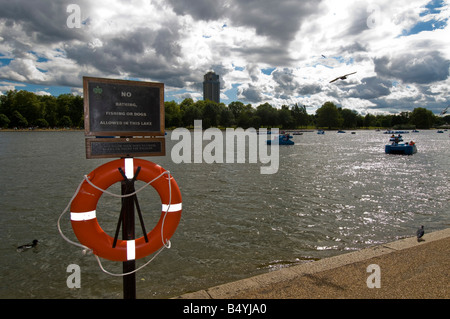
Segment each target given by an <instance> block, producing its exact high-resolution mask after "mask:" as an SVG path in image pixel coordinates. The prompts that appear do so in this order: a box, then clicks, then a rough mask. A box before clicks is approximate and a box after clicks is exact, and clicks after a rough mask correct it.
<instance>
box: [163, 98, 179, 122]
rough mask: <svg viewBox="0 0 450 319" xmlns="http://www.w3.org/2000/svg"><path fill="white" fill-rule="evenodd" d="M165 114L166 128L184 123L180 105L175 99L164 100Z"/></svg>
mask: <svg viewBox="0 0 450 319" xmlns="http://www.w3.org/2000/svg"><path fill="white" fill-rule="evenodd" d="M164 115H165V126H166V128H167V127H178V126H180V125H182V116H181V110H180V106H179V105H178V104H177V103H176V102H175V101H170V102H164Z"/></svg>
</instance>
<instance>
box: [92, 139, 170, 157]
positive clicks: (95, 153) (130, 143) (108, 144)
mask: <svg viewBox="0 0 450 319" xmlns="http://www.w3.org/2000/svg"><path fill="white" fill-rule="evenodd" d="M165 155H166V150H165V139H164V138H163V137H159V138H87V139H86V157H87V158H106V157H138V156H141V157H145V156H165Z"/></svg>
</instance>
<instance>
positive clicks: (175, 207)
mask: <svg viewBox="0 0 450 319" xmlns="http://www.w3.org/2000/svg"><path fill="white" fill-rule="evenodd" d="M164 175H168V184H169V203H168V204H162V211H164V212H165V214H164V217H163V220H162V227H161V239H162V244H163V246H162V247H161V248H160V249H159V250H158V251H156V252H155V254H154V256H153V257H152V258H151V259H150V260H149V261H147V262H146V263H145V264H143V265H142V266H140V267H138V268H137V269H135V270H133V271H130V272H127V273H120V274H118V273H112V272H109V271H107V270H105V268H104V267H103V265H102V262H101V260H100V257H99V256H97V255H96V254H94V256H95V258H96V259H97V262H98V264H99V267H100V269H101V270H102V271H103V272H104V273H106V274H108V275H111V276H116V277H123V276H127V275H130V274H133V273H136V272H137V271H139V270H141V269H143V268H144V267H146V266H147V265H149V264H150V263H151V262H152V261H153V260H154V259H155V258H156V257H157V256H158V255H159V254H160V253H161V252H162V251H163V250H164V249H166V248H167V249H170V248H171V242H170V240H169V239H166V241H165V242H164V239H163V238H164V233H163V231H164V222H165V218H166V216H167V214H168V213H170V212H175V211H179V210H181V205H182V204H181V203H177V204H171V203H172V188H171V174H170V171H164V172H162V173H161V174H160V175H158V176H157V177H155V178H154V179H152V180H151V181H149V182H147V183H146V184H145V185H143V186H142V187H140V188H139V189H137V190H136V191H134V192H133V193H130V194H125V195H122V194H114V193H112V192H110V191H108V190H105V189H102V188H100V187H98V186H97V185H95V184H94V183H92V181H91V180H89V177H88V176H87V175H84V177H83V180H82V181H81V182H80V184H79V185H78V187H77V189H76V191H75V193H74V194H73V196H72V198H71V199H70V200H69V203H68V204H67V206H66V208H65V209H64V210H63V212H62V213H61V214H60V216H59V218H58V221H57V227H58V231H59V234H60V235H61V237H62V238H63V239H64V240H65V241H67V242H68V243H70V244H72V245H74V246H78V247H81V248H83V254H91V253H93V250H92V249H91V248H89V247H87V246H85V245H83V244H80V243H77V242H75V241H72V240H70V239H69V238H68V237H67V236H65V235H64V233H63V231H62V229H61V219H62V217H63V216H64V215H65V214H66V213H67V212H68V211H69V209H70V207H71V204H72V202H73V200H74V199H75V198H76V196H77V195H78V193H79V191H80V189H81V187H82V186H83V183H84V182H87V183H89V185H91V186H92V187H94V188H95V189H97V190H99V191H101V192H102V193H104V194H107V195H110V196H113V197H117V198H126V197H130V196H134V195H136V194H138V193H139V192H141V191H143V190H144V189H145V188H147V187H148V186H149V185H151V184H152V183H154V182H155V181H156V180H158V179H159V178H161V177H162V176H164ZM74 215H77V216H74ZM95 215H96V211H95V210H93V211H89V212H85V213H77V214H71V220H74V218H75V220H76V219H79V220H83V219H82V218H86V219H91V218H95Z"/></svg>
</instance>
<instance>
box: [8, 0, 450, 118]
mask: <svg viewBox="0 0 450 319" xmlns="http://www.w3.org/2000/svg"><path fill="white" fill-rule="evenodd" d="M428 2H429V1H428V0H399V1H391V0H359V1H348V0H345V1H333V0H322V1H302V2H298V1H289V0H286V1H277V2H273V1H269V0H260V1H258V4H257V5H255V3H254V2H251V1H246V0H226V1H225V0H218V1H214V2H211V1H206V0H202V1H200V0H199V1H181V0H177V1H175V0H173V1H171V0H164V1H163V0H133V1H119V0H116V1H111V0H108V1H106V0H99V1H95V3H94V2H92V1H86V0H81V1H79V2H78V3H79V6H80V9H81V15H82V17H81V19H82V21H83V23H82V27H81V28H80V29H70V28H68V27H67V25H66V19H67V17H68V13H67V12H66V8H67V5H68V4H70V3H71V1H70V0H62V1H59V2H51V3H50V4H49V2H48V1H42V0H35V1H33V2H32V3H30V2H29V1H26V0H17V1H14V2H12V1H8V0H0V5H1V6H2V11H1V12H0V31H1V34H2V36H1V38H0V43H1V46H0V54H1V56H0V58H2V60H0V61H2V62H0V63H1V64H0V77H1V78H3V79H5V80H9V81H18V82H24V83H30V84H43V85H59V86H69V87H72V88H73V90H77V91H79V92H80V90H81V83H82V81H81V78H82V76H83V75H89V76H102V77H111V78H132V79H141V80H145V81H159V82H164V83H165V87H166V91H167V93H168V94H167V95H170V96H171V97H172V98H177V99H183V98H184V97H192V98H194V99H200V98H201V95H202V83H201V82H202V80H203V74H204V73H206V72H207V71H209V70H214V71H215V72H216V73H218V74H219V75H220V77H221V80H222V99H224V101H225V102H231V101H233V100H237V99H242V100H243V102H245V103H253V104H256V105H258V104H259V103H265V102H269V103H271V104H272V105H274V106H280V105H283V104H293V103H301V104H305V105H307V106H310V108H309V109H308V110H309V111H311V110H314V109H315V108H317V107H318V106H320V105H321V104H323V103H324V102H326V101H328V100H330V101H333V102H335V103H336V104H338V105H340V106H343V107H351V108H353V109H355V110H359V111H361V112H364V111H365V110H371V111H373V110H374V108H380V109H382V110H387V109H389V110H392V111H395V109H400V108H406V107H410V105H412V104H411V96H413V97H415V98H416V99H417V100H416V102H415V104H414V105H417V103H424V105H423V106H425V107H427V106H429V107H431V108H433V109H434V110H436V111H437V110H438V109H440V108H441V107H440V104H442V103H447V104H448V97H447V96H448V87H449V86H448V84H449V70H448V65H449V61H450V44H449V42H448V40H447V39H449V38H450V28H449V26H448V17H449V12H450V11H449V5H448V1H445V2H443V6H441V7H440V8H439V7H438V8H435V9H434V10H428V9H426V8H425V5H427V4H428ZM427 10H428V11H427ZM427 23H428V24H427ZM421 24H425V25H426V26H427V27H428V29H430V31H421V30H420V29H417V26H420V25H421ZM431 24H434V25H435V27H430V26H431ZM431 29H432V30H431ZM267 69H270V70H273V71H272V72H271V73H270V74H267V73H268V72H265V71H263V70H267ZM354 71H357V73H356V74H355V75H352V76H350V77H349V78H348V79H347V80H345V81H338V82H335V83H332V84H329V83H328V82H329V81H330V80H331V79H334V78H336V77H337V76H340V75H343V74H346V73H350V72H354ZM392 83H397V84H396V85H393V84H392ZM390 84H391V85H390ZM3 90H4V89H3ZM225 92H228V93H227V94H230V93H231V92H236V94H237V95H236V96H227V95H225Z"/></svg>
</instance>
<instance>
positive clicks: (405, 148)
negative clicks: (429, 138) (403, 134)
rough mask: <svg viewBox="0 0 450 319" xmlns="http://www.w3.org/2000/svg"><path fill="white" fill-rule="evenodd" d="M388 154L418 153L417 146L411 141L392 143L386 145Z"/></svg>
mask: <svg viewBox="0 0 450 319" xmlns="http://www.w3.org/2000/svg"><path fill="white" fill-rule="evenodd" d="M384 151H385V153H386V154H400V155H413V154H415V153H417V147H416V144H415V143H414V142H410V143H408V142H407V143H395V142H394V143H392V144H388V145H386V146H385V147H384Z"/></svg>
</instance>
